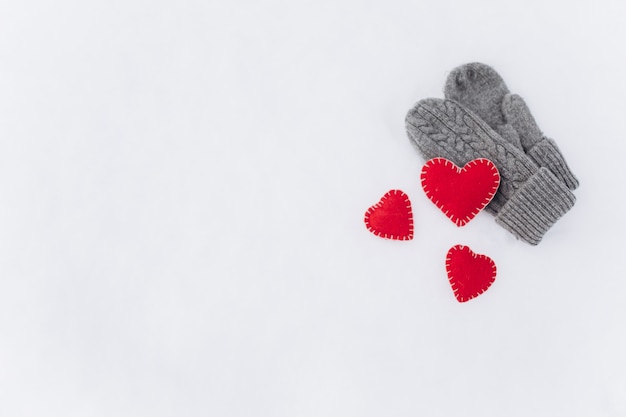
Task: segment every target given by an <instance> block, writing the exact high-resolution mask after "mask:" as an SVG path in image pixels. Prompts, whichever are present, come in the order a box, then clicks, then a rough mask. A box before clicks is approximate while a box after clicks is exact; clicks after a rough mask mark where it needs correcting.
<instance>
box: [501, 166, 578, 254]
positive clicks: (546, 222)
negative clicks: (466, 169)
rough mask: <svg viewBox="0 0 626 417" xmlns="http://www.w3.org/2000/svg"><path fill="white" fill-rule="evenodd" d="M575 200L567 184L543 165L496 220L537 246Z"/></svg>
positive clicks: (503, 208) (505, 206)
mask: <svg viewBox="0 0 626 417" xmlns="http://www.w3.org/2000/svg"><path fill="white" fill-rule="evenodd" d="M575 201H576V197H574V194H572V192H571V191H570V190H569V189H568V188H567V187H566V186H565V184H563V183H562V182H560V181H559V180H558V179H556V177H555V176H554V174H553V173H552V172H550V171H549V170H548V169H547V168H544V167H541V168H540V169H539V171H537V172H536V173H535V174H533V176H532V177H530V178H529V179H528V180H527V181H526V182H525V183H524V184H523V185H522V187H520V188H519V189H518V190H517V192H516V193H515V194H514V195H513V197H511V198H510V199H509V201H508V202H507V203H506V204H505V205H504V206H502V208H501V209H500V212H499V213H498V215H497V216H496V222H497V223H498V224H499V225H501V226H502V227H504V228H505V229H507V230H508V231H509V232H511V233H513V234H514V235H515V236H517V237H518V238H520V239H522V240H525V241H526V242H528V243H530V244H531V245H536V244H538V243H539V242H540V241H541V238H542V237H543V235H544V234H545V233H546V232H547V231H548V229H550V227H552V225H553V224H554V223H555V222H556V221H557V220H558V219H559V218H560V217H561V216H563V215H564V214H565V213H567V211H568V210H569V209H571V208H572V206H573V205H574V202H575Z"/></svg>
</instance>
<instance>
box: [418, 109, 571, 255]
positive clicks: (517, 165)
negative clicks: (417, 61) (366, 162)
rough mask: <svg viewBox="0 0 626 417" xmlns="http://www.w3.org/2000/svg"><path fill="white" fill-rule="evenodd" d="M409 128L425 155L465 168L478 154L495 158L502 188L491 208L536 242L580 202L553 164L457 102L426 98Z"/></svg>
mask: <svg viewBox="0 0 626 417" xmlns="http://www.w3.org/2000/svg"><path fill="white" fill-rule="evenodd" d="M406 129H407V133H408V135H409V139H410V140H411V142H412V143H413V144H414V145H415V146H416V147H417V149H418V151H419V152H420V153H421V154H422V156H423V157H424V158H425V159H431V158H435V157H443V158H446V159H448V160H450V161H452V162H454V163H455V164H456V165H458V166H460V167H462V166H463V165H465V164H466V163H468V162H469V161H471V160H473V159H476V158H487V159H489V160H491V161H492V162H493V163H494V164H495V165H496V167H497V168H498V171H500V188H499V189H498V191H497V192H496V195H495V196H494V198H493V200H491V203H489V205H488V206H487V208H486V209H487V210H488V211H490V212H491V213H493V214H495V216H496V222H497V223H498V224H500V225H501V226H502V227H504V228H505V229H507V230H508V231H510V232H511V233H513V234H514V235H515V236H517V237H518V238H520V239H523V240H525V241H526V242H528V243H530V244H532V245H536V244H538V243H539V242H540V241H541V238H542V237H543V235H544V234H545V233H546V232H547V231H548V229H550V227H551V226H552V225H553V224H554V223H555V222H556V221H557V220H558V219H559V218H560V217H561V216H563V215H564V214H565V213H566V212H567V211H568V210H569V209H570V208H572V206H573V205H574V202H575V200H576V198H575V197H574V195H573V194H572V192H571V191H570V190H569V189H568V188H567V187H566V186H565V185H564V184H563V183H562V182H561V181H559V180H558V179H557V178H556V177H555V176H554V174H553V173H552V172H551V171H550V170H549V169H547V168H545V167H539V166H537V164H536V163H535V162H534V161H533V160H532V159H530V158H529V157H528V156H527V155H526V154H525V153H524V151H523V150H522V149H521V148H518V147H516V146H514V145H512V144H511V143H509V142H508V141H507V140H504V139H503V138H502V137H501V136H500V135H499V134H498V133H496V132H495V131H494V130H493V129H491V128H490V127H489V125H488V124H487V123H485V122H484V121H483V120H482V119H480V118H479V117H478V116H476V115H475V114H474V113H472V112H471V111H470V110H468V109H466V108H464V107H463V106H461V105H460V104H458V103H456V102H454V101H451V100H441V99H434V98H429V99H424V100H421V101H420V102H418V103H417V104H416V105H415V107H413V108H412V109H411V110H409V113H408V114H407V116H406Z"/></svg>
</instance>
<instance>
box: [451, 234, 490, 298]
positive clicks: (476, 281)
mask: <svg viewBox="0 0 626 417" xmlns="http://www.w3.org/2000/svg"><path fill="white" fill-rule="evenodd" d="M446 271H447V272H448V280H449V281H450V286H451V287H452V291H454V296H455V297H456V299H457V300H458V301H459V302H460V303H463V302H465V301H468V300H471V299H472V298H474V297H478V296H479V295H480V294H482V293H484V292H485V291H487V289H488V288H489V287H490V286H491V284H493V282H494V281H495V279H496V264H495V263H494V262H493V260H492V259H491V258H489V257H488V256H485V255H479V254H477V253H474V252H472V250H471V249H470V248H468V247H467V246H463V245H456V246H453V247H451V248H450V250H449V251H448V255H447V256H446Z"/></svg>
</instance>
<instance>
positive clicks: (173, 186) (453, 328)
mask: <svg viewBox="0 0 626 417" xmlns="http://www.w3.org/2000/svg"><path fill="white" fill-rule="evenodd" d="M548 3H549V4H548ZM625 16H626V3H624V2H622V1H617V0H616V1H586V2H581V1H562V2H556V1H555V2H545V1H539V0H536V1H518V2H509V3H505V2H499V1H473V2H470V1H458V2H451V1H432V2H425V1H385V2H370V1H349V0H339V1H337V0H332V1H331V0H315V1H219V2H218V1H216V0H209V1H208V2H207V1H206V0H204V1H202V0H196V1H192V0H176V1H174V0H171V1H155V0H151V1H147V0H113V1H111V0H106V1H105V0H101V1H90V2H84V1H78V0H75V1H70V0H57V1H54V2H52V1H50V2H49V1H32V0H24V1H19V2H18V1H9V0H2V1H0V416H2V417H20V416H45V417H48V416H62V417H71V416H81V417H85V416H150V417H153V416H212V417H222V416H224V417H231V416H233V417H234V416H241V417H250V416H271V417H274V416H275V417H282V416H285V417H300V416H324V417H330V416H341V417H346V416H359V417H369V416H531V415H532V416H557V415H560V416H570V417H571V416H626V353H625V352H626V302H624V293H625V292H626V274H625V272H624V271H625V269H626V261H625V258H626V256H625V254H624V243H623V239H624V236H625V234H626V226H625V224H624V211H625V206H624V203H625V199H624V193H625V192H626V190H625V187H624V184H625V178H624V174H623V172H624V169H623V161H624V159H623V155H624V153H625V152H626V139H625V136H624V118H625V117H626V101H625V99H624V96H626V53H625V52H624V40H625V39H626V25H624V17H625ZM470 61H481V62H485V63H487V64H490V65H492V66H493V67H494V68H496V70H497V71H498V72H500V74H502V76H503V77H504V79H505V80H506V81H507V84H508V86H509V88H510V89H511V91H512V92H514V93H518V94H520V95H521V96H522V97H524V98H525V99H526V101H527V103H528V104H529V106H530V108H531V109H532V111H533V114H534V115H535V117H536V119H537V121H538V123H539V125H540V127H541V128H542V129H543V130H544V132H546V134H548V135H549V136H550V137H552V138H554V139H555V140H556V141H557V143H558V144H559V146H560V148H561V150H562V151H563V153H564V154H565V156H566V158H567V160H568V162H569V164H570V166H571V167H572V169H573V170H574V172H575V173H576V174H577V176H578V178H579V180H580V182H581V186H580V188H579V189H578V190H577V191H576V196H577V198H578V201H577V203H576V206H575V207H574V208H573V209H572V210H571V211H570V212H569V213H568V214H567V215H566V216H565V217H564V218H563V219H562V220H560V221H559V222H558V223H557V224H556V225H555V226H554V227H553V228H552V229H551V230H550V232H549V233H548V234H547V235H546V236H545V238H544V241H543V242H542V243H541V244H540V245H539V246H537V247H531V246H529V245H527V244H525V243H523V242H521V241H517V240H515V238H514V237H513V236H512V235H511V234H509V233H507V232H506V231H505V230H504V229H502V228H500V227H499V226H498V225H496V224H495V223H494V221H493V218H492V217H491V216H490V215H489V214H487V213H482V214H480V215H479V216H478V217H477V218H476V219H475V220H474V221H473V222H471V223H470V224H469V225H467V226H466V227H464V228H461V229H459V228H456V226H454V225H453V224H452V222H450V221H449V220H448V219H446V218H445V217H444V216H443V215H442V214H441V213H440V212H439V211H438V210H437V209H436V207H435V206H434V205H432V204H431V203H430V202H429V201H428V200H427V199H426V197H425V196H424V194H423V192H422V190H421V189H420V186H419V181H418V175H419V170H420V168H421V166H422V164H423V160H422V159H421V158H420V156H419V155H418V154H417V153H416V152H415V150H414V149H413V147H412V146H411V145H410V143H409V141H408V139H407V136H406V133H405V130H404V116H405V114H406V112H407V110H408V109H409V108H410V107H411V106H412V105H413V104H414V103H415V102H416V101H417V100H419V99H421V98H425V97H429V96H431V97H442V88H443V83H444V81H445V77H446V75H447V73H448V71H449V70H450V69H452V68H453V67H455V66H457V65H459V64H462V63H465V62H470ZM392 188H400V189H402V190H404V191H406V192H407V193H408V194H409V196H410V198H411V200H412V203H413V210H414V215H415V239H414V240H413V241H410V242H396V241H389V240H383V239H380V238H377V237H375V236H374V235H372V234H370V233H369V232H368V231H367V230H366V228H365V226H364V224H363V221H362V219H363V213H364V212H365V210H366V209H367V208H368V207H369V206H370V205H372V204H374V203H375V202H376V201H377V200H378V199H379V197H380V196H382V195H383V194H384V193H385V192H386V191H387V190H389V189H392ZM457 243H462V244H466V245H469V246H470V247H472V249H474V250H475V251H476V252H479V253H484V254H487V255H489V256H490V257H492V258H493V259H494V260H495V262H496V264H497V266H498V277H497V279H496V282H495V284H494V285H493V286H492V287H491V289H490V290H489V291H487V292H486V293H485V294H484V295H482V296H480V297H479V298H476V299H474V300H472V301H470V302H468V303H464V304H459V303H457V301H456V300H455V299H454V297H453V294H452V291H451V290H450V287H449V285H448V282H447V278H446V275H445V269H444V258H445V253H446V251H447V250H448V248H449V247H451V246H452V245H454V244H457Z"/></svg>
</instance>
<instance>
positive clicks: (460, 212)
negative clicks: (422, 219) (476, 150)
mask: <svg viewBox="0 0 626 417" xmlns="http://www.w3.org/2000/svg"><path fill="white" fill-rule="evenodd" d="M421 180H422V188H423V189H424V192H425V193H426V196H427V197H428V198H429V199H430V201H432V202H433V203H435V205H436V206H437V207H439V209H440V210H441V211H443V213H444V214H445V215H446V216H448V218H450V220H452V221H453V222H454V223H455V224H456V225H457V226H459V227H461V226H464V225H465V224H467V223H468V222H469V221H470V220H472V219H473V218H474V217H475V216H476V215H477V214H478V213H479V212H480V211H481V210H482V209H483V208H484V207H485V206H486V205H487V204H489V202H490V201H491V199H492V198H493V196H494V195H495V194H496V190H497V189H498V186H499V185H500V174H499V173H498V169H497V168H496V166H495V165H494V164H493V162H491V161H490V160H488V159H484V158H479V159H474V160H473V161H470V162H468V163H467V164H465V166H464V167H463V168H462V169H461V168H459V167H458V166H456V165H455V164H454V163H452V162H451V161H448V160H447V159H445V158H433V159H431V160H429V161H427V162H426V164H425V165H424V167H423V168H422V174H421Z"/></svg>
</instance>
